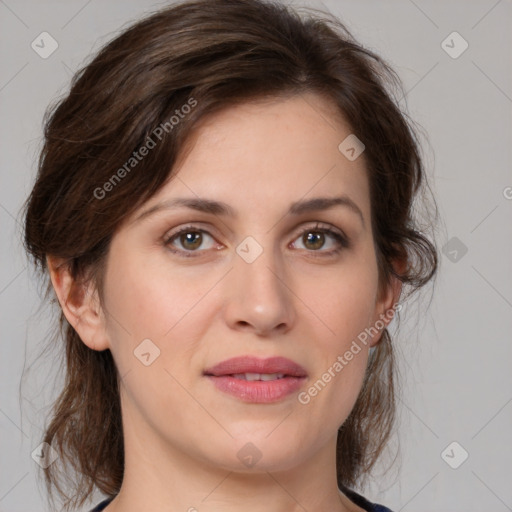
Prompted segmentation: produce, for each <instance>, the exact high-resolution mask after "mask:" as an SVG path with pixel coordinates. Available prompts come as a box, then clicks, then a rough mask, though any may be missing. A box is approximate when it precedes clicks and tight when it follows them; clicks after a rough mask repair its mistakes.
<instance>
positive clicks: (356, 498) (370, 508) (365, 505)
mask: <svg viewBox="0 0 512 512" xmlns="http://www.w3.org/2000/svg"><path fill="white" fill-rule="evenodd" d="M343 493H344V494H345V495H346V496H347V497H348V498H349V499H350V500H351V501H353V502H354V503H355V504H356V505H358V506H359V507H361V508H362V509H364V510H365V511H367V512H393V511H392V510H391V509H389V508H387V507H385V506H384V505H379V504H378V503H372V502H370V501H368V500H367V499H366V498H365V497H364V496H361V495H360V494H358V493H357V492H355V491H352V490H350V489H343Z"/></svg>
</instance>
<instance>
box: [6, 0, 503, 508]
mask: <svg viewBox="0 0 512 512" xmlns="http://www.w3.org/2000/svg"><path fill="white" fill-rule="evenodd" d="M292 3H293V4H294V5H310V6H314V7H326V8H328V9H329V10H331V11H332V12H334V13H335V14H337V15H338V16H339V17H340V18H341V19H342V20H343V21H344V22H345V23H346V24H347V26H348V27H349V29H351V30H352V31H353V33H354V35H355V36H356V37H357V38H358V39H359V40H360V41H361V42H362V43H363V44H365V45H366V46H368V47H370V48H371V49H374V50H375V51H377V53H379V54H380V55H382V56H383V57H384V58H386V59H387V60H388V61H389V62H390V63H391V64H392V65H393V66H394V67H395V69H396V70H397V72H398V74H399V75H400V77H401V78H402V80H403V83H404V86H405V90H406V91H407V95H406V101H407V105H408V108H409V112H410V114H411V116H412V117H413V119H415V121H416V122H418V123H419V124H420V125H421V126H422V127H423V128H424V130H425V131H426V132H427V133H428V139H429V145H426V146H425V156H426V161H427V165H428V168H429V173H430V175H431V181H432V183H433V188H434V193H435V196H436V198H437V201H438V204H439V207H440V212H441V216H442V223H441V225H440V227H439V228H438V243H439V245H440V246H441V247H446V249H445V250H444V253H445V254H442V258H441V260H442V261H441V266H440V274H439V277H438V279H437V281H436V284H435V287H434V291H433V300H432V303H431V306H430V308H429V309H428V310H427V309H426V307H427V305H428V296H427V299H425V300H424V301H423V303H420V302H418V303H417V304H412V305H410V306H406V307H405V308H404V314H406V315H407V314H409V313H410V315H409V320H408V321H407V322H405V323H404V324H403V326H402V328H401V332H400V339H399V340H397V344H398V346H399V350H400V354H401V375H402V389H403V392H402V396H401V399H400V427H399V429H398V432H397V436H396V437H395V439H394V441H396V440H397V439H399V440H400V443H401V447H402V450H401V453H402V457H401V469H400V468H399V467H398V466H397V467H396V468H395V469H394V470H392V471H389V472H388V473H387V474H379V472H377V477H376V479H375V480H374V481H373V482H372V483H371V484H370V485H369V486H368V487H367V488H366V489H365V490H364V492H365V493H366V494H367V495H368V497H369V498H371V499H372V500H375V501H379V502H381V503H383V504H385V505H387V506H389V507H390V508H392V509H393V510H394V511H405V512H424V511H434V510H435V511H458V512H461V511H465V512H477V511H478V512H481V511H482V510H486V511H487V510H493V511H496V512H499V511H506V510H512V486H511V485H510V484H511V483H512V482H511V469H510V461H512V447H511V446H512V443H511V432H512V429H511V428H510V427H511V424H512V403H511V402H512V377H511V372H510V363H511V362H512V343H511V341H512V340H511V335H510V333H511V332H512V315H511V313H512V310H511V308H512V272H511V266H512V257H511V256H512V236H511V235H512V227H511V226H512V223H511V220H512V216H511V213H512V200H511V199H512V173H511V170H510V169H511V163H512V162H511V147H512V144H511V131H512V130H511V125H512V122H511V119H512V118H511V115H510V113H511V105H512V84H511V70H512V65H511V49H512V35H511V34H512V30H511V26H510V25H511V20H512V16H511V15H512V2H511V1H510V0H509V1H506V0H501V1H496V0H479V1H471V2H469V1H448V2H437V1H433V0H423V1H421V0H415V1H412V0H396V1H376V0H375V1H370V0H363V1H361V0H359V1H349V0H340V1H336V0H332V1H325V2H323V3H322V2H316V1H313V0H310V1H309V2H307V3H306V2H301V3H299V2H292ZM160 5H163V4H162V3H154V2H151V1H149V0H148V1H145V0H128V1H127V0H124V1H121V0H115V1H113V0H110V1H108V2H106V1H103V2H100V1H99V0H92V1H91V0H90V1H88V2H87V1H84V0H73V1H66V2H63V1H60V2H57V1H54V2H49V1H45V2H40V1H35V0H30V1H28V0H24V1H23V0H22V1H15V0H5V1H2V0H0V16H1V24H0V39H1V59H2V61H1V67H0V69H1V75H0V76H1V78H0V109H1V117H0V119H1V137H0V141H1V161H2V165H1V174H0V176H1V188H0V223H1V242H0V244H1V245H0V251H1V265H0V315H1V317H0V319H1V329H2V330H1V336H2V337H1V345H0V346H1V350H2V352H1V357H0V365H1V366H0V381H1V385H0V400H1V402H0V434H1V435H0V450H1V451H0V460H1V466H0V511H1V512H7V511H9V512H22V511H42V510H46V507H45V501H44V499H43V498H42V496H41V495H40V492H41V491H42V490H43V487H42V484H41V483H39V484H38V471H37V470H38V466H37V465H36V463H35V462H34V461H33V460H32V458H31V452H32V451H33V450H34V449H35V448H36V447H37V446H38V445H39V443H40V442H41V433H42V430H41V425H42V421H43V415H44V414H45V413H46V412H47V411H48V408H49V406H50V405H51V400H52V398H54V397H55V393H56V391H57V389H58V386H59V384H60V383H61V381H60V378H61V372H60V371H59V369H58V367H57V358H56V356H55V355H52V354H49V355H46V356H45V357H43V358H42V359H41V358H40V359H39V360H37V361H38V363H37V364H35V363H36V362H37V361H34V358H35V355H37V354H38V351H39V350H40V349H41V348H42V347H43V344H42V343H43V342H44V340H45V337H46V336H47V335H48V332H49V331H48V329H49V326H50V322H51V316H50V315H49V312H48V311H47V310H44V309H43V310H40V309H39V304H40V300H39V295H38V285H37V281H36V279H35V275H34V272H33V271H32V269H31V268H30V267H29V266H28V265H27V260H26V258H25V256H24V253H23V250H22V248H21V245H20V233H21V231H20V224H19V223H20V220H21V219H20V216H19V209H20V207H21V204H22V202H23V200H24V199H25V198H26V196H27V195H28V193H29V191H30V187H31V184H32V181H33V178H34V174H35V159H36V156H37V152H38V150H39V149H40V145H41V135H42V132H41V121H42V116H43V113H44V111H45V109H46V107H47V105H48V104H49V103H50V101H52V100H54V99H56V98H57V97H58V96H59V95H60V94H62V93H64V92H65V91H66V88H67V86H68V83H69V80H70V78H71V76H72V74H73V72H74V70H76V69H77V68H78V67H79V65H80V64H81V63H82V62H83V60H84V59H85V58H87V57H88V56H89V55H90V54H91V52H94V51H95V50H97V49H98V48H99V47H100V46H101V45H102V44H104V43H105V42H106V41H108V40H109V39H111V38H112V37H113V36H114V35H115V34H116V33H117V32H118V31H119V30H120V29H121V27H122V26H124V25H125V24H126V23H127V22H130V21H132V20H135V19H136V18H137V17H138V16H140V15H141V14H143V13H145V12H148V11H149V10H153V9H156V8H158V7H159V6H160ZM43 31H46V32H49V33H50V34H51V35H52V37H53V38H55V40H56V41H57V42H58V45H59V46H58V49H57V50H56V51H55V52H54V53H53V54H52V55H51V56H50V57H48V58H47V59H43V58H41V57H40V56H39V55H38V54H37V53H36V52H35V51H34V50H33V49H32V48H31V42H32V41H33V40H35V39H36V38H37V37H38V36H39V34H40V33H41V32H43ZM454 31H456V32H458V33H459V34H460V35H461V36H462V37H463V38H464V39H465V40H466V41H467V42H468V44H469V47H468V49H467V50H466V51H465V52H464V53H462V54H461V55H460V56H458V58H452V57H451V56H450V55H448V54H447V53H446V51H445V50H444V49H443V47H442V45H441V43H442V41H443V40H445V39H446V38H447V36H448V35H449V34H451V33H452V32H454ZM452 39H453V38H452ZM448 44H449V45H450V46H453V48H452V50H451V51H452V52H454V51H457V50H460V49H461V48H462V47H461V41H460V40H458V39H454V40H453V43H452V42H451V39H448ZM402 104H403V101H402ZM454 237H456V238H457V239H458V241H457V240H456V239H454ZM446 244H448V245H447V246H446ZM456 244H459V245H458V246H457V245H456ZM461 244H462V245H461ZM461 247H466V248H467V253H465V254H463V253H462V252H461V250H460V248H461ZM454 249H455V251H456V253H457V255H456V258H454V256H455V253H454V252H453V250H454ZM32 363H34V364H32ZM24 368H25V381H24V382H25V383H24V387H23V395H24V397H25V398H24V399H23V400H22V401H21V404H20V401H19V398H18V397H19V385H20V378H21V375H22V371H23V369H24ZM52 371H53V372H54V377H52V379H51V380H50V383H49V382H48V375H50V374H52ZM52 383H54V384H52ZM454 441H456V442H457V443H458V445H457V446H455V448H453V451H452V449H451V448H450V449H449V450H448V451H447V452H444V450H445V448H446V447H447V446H448V445H450V443H452V442H454ZM462 450H465V451H467V452H468V453H469V457H468V459H467V460H466V461H465V462H464V463H463V464H461V465H460V466H459V467H458V468H457V469H453V468H452V467H450V465H449V464H448V463H447V462H450V463H451V464H452V465H457V464H458V463H460V461H461V456H462V454H463V452H462ZM443 452H444V453H445V455H444V457H443V456H442V453H443ZM381 473H382V471H381ZM99 499H101V496H97V500H96V501H98V500H99Z"/></svg>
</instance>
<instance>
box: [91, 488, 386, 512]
mask: <svg viewBox="0 0 512 512" xmlns="http://www.w3.org/2000/svg"><path fill="white" fill-rule="evenodd" d="M344 493H345V494H346V495H347V497H348V498H350V499H351V500H352V501H353V502H354V503H355V504H356V505H358V506H359V507H361V508H363V509H364V510H366V511H367V512H392V511H391V510H390V509H389V508H387V507H384V506H383V505H378V504H376V503H370V502H369V501H368V500H367V499H366V498H364V497H363V496H361V495H360V494H357V493H356V492H354V491H350V490H345V491H344ZM113 499H114V497H112V498H107V499H106V500H104V501H102V502H101V503H99V504H98V505H96V507H95V508H93V509H92V510H91V512H100V511H101V510H103V509H104V508H105V507H106V506H107V505H108V504H109V503H110V502H111V501H112V500H113Z"/></svg>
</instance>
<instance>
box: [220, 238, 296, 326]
mask: <svg viewBox="0 0 512 512" xmlns="http://www.w3.org/2000/svg"><path fill="white" fill-rule="evenodd" d="M282 263H283V262H282V259H281V258H280V257H279V253H278V252H277V251H274V249H273V247H272V246H271V245H270V242H269V241H268V239H267V243H266V245H264V244H263V243H260V242H258V241H257V240H256V239H255V238H253V237H247V238H246V239H244V240H243V241H242V242H241V243H240V244H239V245H238V246H237V248H236V255H235V257H234V268H233V271H232V272H230V285H229V291H228V301H229V304H228V307H227V311H228V313H227V315H228V318H227V320H228V322H229V323H230V324H231V325H232V327H235V326H241V325H243V326H246V327H248V326H251V327H252V328H253V329H254V330H256V331H258V332H261V333H262V332H269V331H271V330H273V329H276V328H279V329H285V328H286V327H290V325H291V323H292V321H293V318H294V311H293V304H292V297H291V294H290V290H289V289H288V287H287V286H286V280H287V279H286V275H285V269H284V266H283V264H282ZM285 326H286V327H285Z"/></svg>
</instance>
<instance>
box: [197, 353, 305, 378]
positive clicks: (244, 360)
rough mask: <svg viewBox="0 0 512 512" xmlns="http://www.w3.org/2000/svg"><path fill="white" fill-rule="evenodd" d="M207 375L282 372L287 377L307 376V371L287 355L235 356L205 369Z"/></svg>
mask: <svg viewBox="0 0 512 512" xmlns="http://www.w3.org/2000/svg"><path fill="white" fill-rule="evenodd" d="M204 374H205V375H209V376H213V377H220V376H223V375H241V374H260V375H261V374H267V375H268V374H282V375H283V376H285V377H306V376H307V372H306V370H304V368H302V366H300V365H299V364H297V363H295V362H294V361H292V360H290V359H287V358H285V357H270V358H267V359H259V358H256V357H251V356H241V357H233V358H232V359H227V360H226V361H222V362H221V363H219V364H216V365H215V366H212V367H211V368H208V369H207V370H205V371H204Z"/></svg>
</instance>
